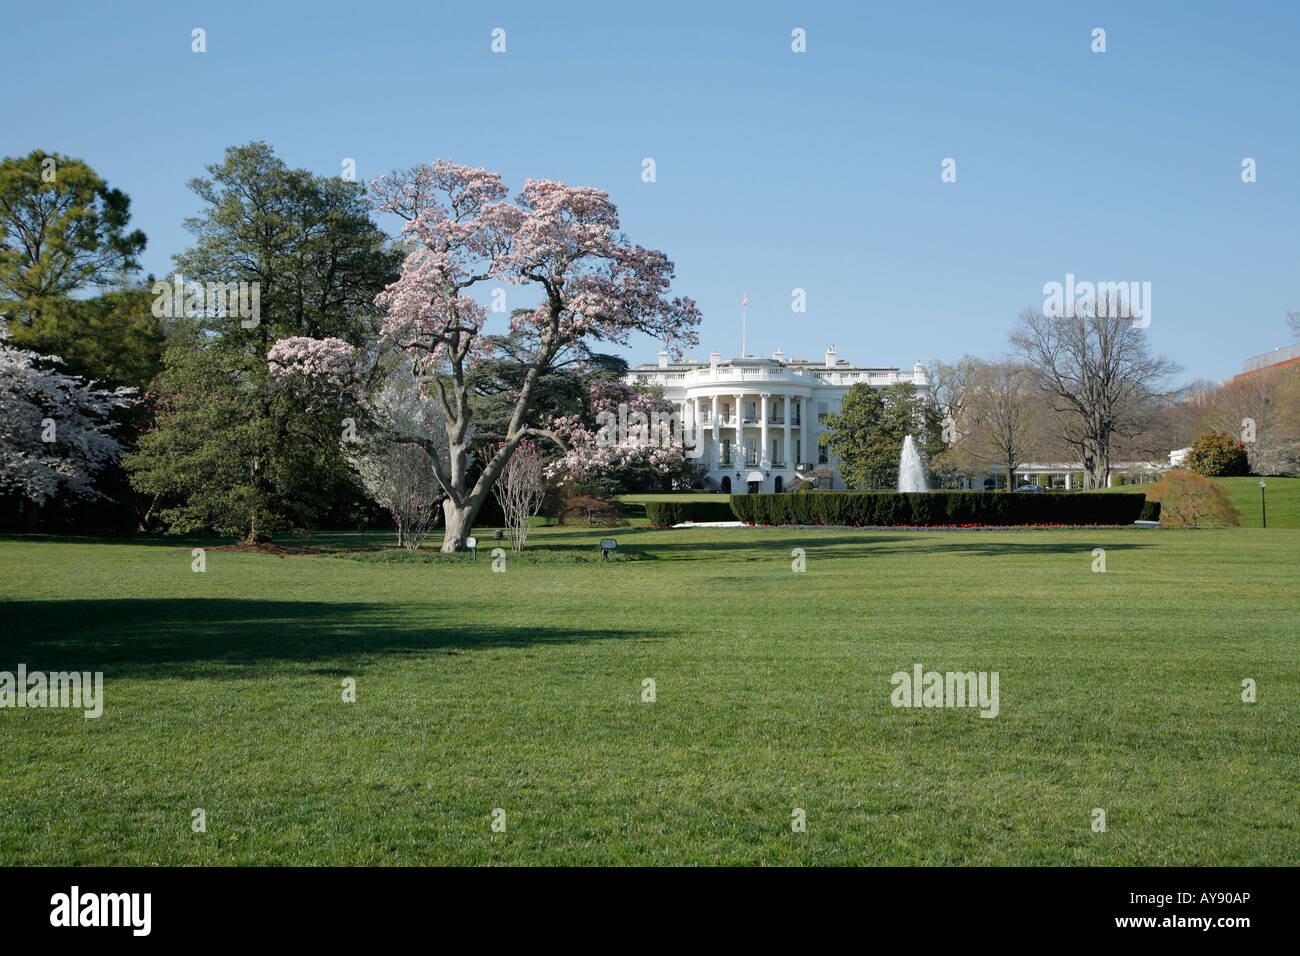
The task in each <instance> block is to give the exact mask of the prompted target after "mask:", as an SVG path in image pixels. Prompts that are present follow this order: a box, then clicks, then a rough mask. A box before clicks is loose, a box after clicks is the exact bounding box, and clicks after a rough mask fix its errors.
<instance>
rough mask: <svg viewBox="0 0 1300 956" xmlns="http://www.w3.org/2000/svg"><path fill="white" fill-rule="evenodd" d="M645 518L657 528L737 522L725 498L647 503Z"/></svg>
mask: <svg viewBox="0 0 1300 956" xmlns="http://www.w3.org/2000/svg"><path fill="white" fill-rule="evenodd" d="M780 497H790V496H789V495H784V496H780ZM645 516H646V518H647V519H648V520H649V522H650V524H651V525H653V526H654V527H656V528H669V527H672V526H673V525H675V524H681V523H682V522H683V521H735V520H736V516H735V514H734V513H733V512H732V508H731V505H730V504H729V503H728V502H727V499H725V498H723V499H722V500H721V501H647V502H646V503H645Z"/></svg>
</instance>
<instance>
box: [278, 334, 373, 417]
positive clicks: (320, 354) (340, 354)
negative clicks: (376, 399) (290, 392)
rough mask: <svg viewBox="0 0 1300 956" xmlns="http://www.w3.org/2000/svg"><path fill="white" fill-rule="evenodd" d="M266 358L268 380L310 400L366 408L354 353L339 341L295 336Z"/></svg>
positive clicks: (283, 341)
mask: <svg viewBox="0 0 1300 956" xmlns="http://www.w3.org/2000/svg"><path fill="white" fill-rule="evenodd" d="M266 358H267V366H268V368H269V369H270V372H271V376H272V377H273V378H274V379H275V380H276V381H278V382H282V383H285V384H287V385H288V386H289V387H291V388H294V389H296V390H298V391H300V392H303V393H306V394H308V395H310V396H319V397H322V398H325V397H328V398H330V399H337V398H344V399H350V400H352V401H356V402H359V403H361V404H365V395H364V393H363V392H362V390H361V383H360V375H359V372H358V368H357V350H356V349H355V348H353V347H352V346H351V345H349V344H348V343H347V342H344V341H343V340H342V339H335V338H328V339H313V338H310V337H309V336H305V335H296V336H294V337H292V338H288V339H280V340H279V341H278V342H276V343H275V344H274V345H272V346H271V351H270V352H269V353H267V357H266Z"/></svg>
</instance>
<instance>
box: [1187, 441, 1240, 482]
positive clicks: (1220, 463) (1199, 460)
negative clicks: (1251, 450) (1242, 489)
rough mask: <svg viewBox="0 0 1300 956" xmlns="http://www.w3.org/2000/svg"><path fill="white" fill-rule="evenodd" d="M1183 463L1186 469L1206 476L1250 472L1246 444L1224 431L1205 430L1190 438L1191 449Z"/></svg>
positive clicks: (1224, 475)
mask: <svg viewBox="0 0 1300 956" xmlns="http://www.w3.org/2000/svg"><path fill="white" fill-rule="evenodd" d="M1183 464H1184V465H1186V469H1187V470H1188V471H1193V472H1195V473H1196V474H1198V475H1203V476H1204V477H1206V478H1221V477H1226V476H1228V475H1245V474H1249V472H1250V461H1249V460H1248V459H1247V457H1246V446H1245V445H1243V444H1242V443H1241V442H1239V441H1237V439H1235V438H1233V437H1232V436H1231V435H1229V434H1227V433H1225V432H1206V433H1205V434H1204V435H1200V436H1198V437H1197V438H1194V439H1192V449H1191V451H1189V452H1188V453H1187V458H1186V460H1185V461H1184V462H1183ZM1180 470H1181V469H1180Z"/></svg>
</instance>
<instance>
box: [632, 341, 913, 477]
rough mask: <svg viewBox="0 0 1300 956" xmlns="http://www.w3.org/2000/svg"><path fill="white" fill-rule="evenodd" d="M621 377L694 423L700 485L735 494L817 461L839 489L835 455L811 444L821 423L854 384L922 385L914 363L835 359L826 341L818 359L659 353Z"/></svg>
mask: <svg viewBox="0 0 1300 956" xmlns="http://www.w3.org/2000/svg"><path fill="white" fill-rule="evenodd" d="M624 381H625V382H626V383H627V384H629V385H634V386H635V385H642V386H646V385H659V386H662V387H663V392H664V398H665V399H666V400H668V401H670V402H672V403H673V404H674V405H675V406H676V407H677V410H678V413H679V414H680V415H681V420H682V422H683V423H684V425H685V426H686V427H687V428H688V429H689V427H690V425H691V424H692V423H695V424H696V425H697V426H698V445H697V446H696V448H695V450H694V454H695V455H696V461H698V462H699V463H700V464H701V465H702V466H704V468H705V478H704V482H705V485H706V486H708V487H709V488H713V489H716V490H720V491H724V492H729V493H734V494H746V493H757V492H779V491H788V490H790V489H791V488H792V487H793V486H794V485H796V484H797V483H798V482H799V481H802V480H805V479H811V477H812V473H813V470H814V469H816V468H818V466H822V467H823V468H828V469H829V470H830V474H831V475H832V476H833V477H832V479H831V487H833V488H843V487H844V483H843V482H842V481H841V479H840V477H839V471H838V469H837V468H836V461H835V459H834V458H830V457H828V456H827V454H826V450H825V449H824V448H821V447H819V445H818V436H819V435H820V434H821V432H822V431H823V430H824V428H823V427H822V420H823V419H824V418H825V417H826V416H827V415H829V414H832V413H834V412H838V411H839V409H840V405H841V403H842V402H843V399H844V394H845V393H846V392H847V391H848V390H849V389H850V388H851V387H852V386H854V385H858V384H862V383H865V384H867V385H870V386H872V387H873V388H884V387H886V386H889V385H897V384H899V383H906V384H909V385H912V386H913V387H914V388H915V389H916V391H917V393H918V394H920V393H924V392H925V391H926V390H927V388H928V384H929V383H928V382H927V380H926V377H925V369H924V368H923V367H922V366H921V363H920V362H917V363H916V364H915V365H914V366H913V367H912V371H910V372H901V371H899V370H898V369H896V368H866V367H863V366H858V365H853V364H852V363H850V362H847V361H845V360H844V359H840V358H838V357H837V356H836V354H835V346H833V345H832V346H831V347H830V348H828V349H827V350H826V355H825V358H824V359H823V360H822V361H821V362H813V361H811V360H809V359H805V358H793V359H787V358H786V357H785V355H784V354H783V353H782V352H780V351H778V352H776V353H774V354H773V355H772V357H771V358H759V357H756V356H747V357H745V358H733V359H723V358H722V356H721V354H720V353H718V352H714V353H712V354H711V355H710V356H709V361H708V362H707V363H704V362H699V361H695V360H692V359H688V360H686V361H684V362H677V363H673V362H669V357H668V352H667V351H661V352H660V353H659V362H658V363H657V364H655V365H638V366H637V367H636V368H634V369H631V370H630V371H629V372H628V375H627V377H626V378H625V379H624ZM688 447H689V443H688Z"/></svg>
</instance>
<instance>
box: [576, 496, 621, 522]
mask: <svg viewBox="0 0 1300 956" xmlns="http://www.w3.org/2000/svg"><path fill="white" fill-rule="evenodd" d="M622 522H623V506H622V505H621V504H619V503H618V502H617V501H604V500H602V499H600V498H592V497H589V496H587V495H576V496H574V497H572V498H566V499H565V502H564V523H565V524H569V525H586V526H587V527H589V528H613V527H615V526H616V525H619V524H621V523H622Z"/></svg>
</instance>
